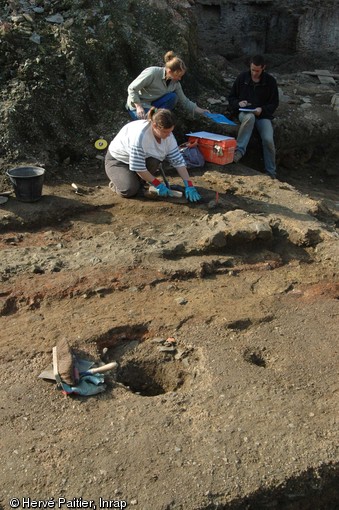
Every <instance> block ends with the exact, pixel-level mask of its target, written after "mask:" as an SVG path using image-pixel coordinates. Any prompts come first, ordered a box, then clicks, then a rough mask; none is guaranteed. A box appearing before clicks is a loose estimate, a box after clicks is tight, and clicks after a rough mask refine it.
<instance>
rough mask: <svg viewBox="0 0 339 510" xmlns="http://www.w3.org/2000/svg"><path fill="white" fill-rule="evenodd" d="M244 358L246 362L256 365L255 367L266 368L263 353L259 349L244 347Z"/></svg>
mask: <svg viewBox="0 0 339 510" xmlns="http://www.w3.org/2000/svg"><path fill="white" fill-rule="evenodd" d="M243 357H244V360H245V361H247V363H251V364H252V365H256V366H257V367H264V368H266V360H265V357H264V355H263V352H262V351H261V350H260V349H250V348H249V349H246V350H245V352H244V354H243Z"/></svg>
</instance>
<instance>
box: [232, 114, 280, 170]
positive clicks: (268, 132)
mask: <svg viewBox="0 0 339 510" xmlns="http://www.w3.org/2000/svg"><path fill="white" fill-rule="evenodd" d="M239 120H240V122H241V126H240V128H239V132H238V137H237V150H238V151H239V152H240V153H241V155H242V156H243V155H244V154H245V152H246V149H247V145H248V142H249V141H250V138H251V135H252V132H253V129H254V126H256V128H257V130H258V132H259V134H260V137H261V141H262V146H263V153H264V163H265V171H266V172H267V173H269V174H270V175H272V176H275V173H276V166H275V145H274V139H273V126H272V122H271V121H270V120H269V119H258V118H257V117H256V116H255V115H253V113H245V112H240V114H239Z"/></svg>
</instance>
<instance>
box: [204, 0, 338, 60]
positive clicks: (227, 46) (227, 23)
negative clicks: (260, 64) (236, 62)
mask: <svg viewBox="0 0 339 510" xmlns="http://www.w3.org/2000/svg"><path fill="white" fill-rule="evenodd" d="M194 9H195V12H196V16H197V23H198V45H199V48H200V49H201V50H202V51H204V52H206V53H207V54H218V55H222V56H223V57H225V58H227V59H232V58H237V57H241V56H242V55H249V54H255V53H265V54H267V53H275V54H286V55H294V54H298V53H300V54H302V53H304V52H313V51H319V52H321V51H326V52H331V51H338V47H339V30H338V26H339V10H338V9H337V7H336V4H335V1H334V0H333V1H332V2H327V3H326V2H324V3H322V4H320V3H319V4H317V2H312V3H310V2H284V3H282V2H278V1H273V0H245V1H243V2H235V1H225V0H224V1H223V0H219V1H217V0H211V1H207V0H196V2H195V7H194Z"/></svg>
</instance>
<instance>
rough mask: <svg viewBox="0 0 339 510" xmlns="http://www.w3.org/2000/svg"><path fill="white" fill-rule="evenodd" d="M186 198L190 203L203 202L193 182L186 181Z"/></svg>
mask: <svg viewBox="0 0 339 510" xmlns="http://www.w3.org/2000/svg"><path fill="white" fill-rule="evenodd" d="M184 184H185V197H186V199H187V200H189V202H199V200H201V195H199V193H198V192H197V190H196V189H195V187H194V186H193V184H192V181H185V180H184Z"/></svg>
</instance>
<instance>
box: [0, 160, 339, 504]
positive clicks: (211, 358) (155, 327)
mask: <svg viewBox="0 0 339 510" xmlns="http://www.w3.org/2000/svg"><path fill="white" fill-rule="evenodd" d="M102 165H103V162H102V160H100V159H96V160H94V161H92V162H90V163H89V162H83V163H81V164H78V165H76V166H73V167H72V168H71V167H70V168H69V169H67V168H66V169H65V168H60V171H58V172H55V173H49V174H48V175H47V176H46V179H45V183H44V187H43V195H42V198H41V199H40V200H38V201H37V202H34V203H25V202H21V201H20V200H17V199H16V198H15V196H14V195H13V193H12V194H11V195H10V197H9V199H8V201H7V202H6V203H4V204H2V205H1V208H0V215H1V242H0V245H1V258H0V266H1V274H2V277H1V279H2V283H1V295H0V299H1V304H0V312H1V313H0V326H1V345H0V347H1V372H0V381H1V390H2V391H1V395H0V405H1V418H0V419H1V458H2V463H1V468H0V470H1V480H2V482H1V485H2V490H1V504H2V508H3V509H6V510H7V509H8V508H18V507H22V508H24V507H26V508H29V507H30V508H32V507H33V506H32V505H36V506H35V508H37V507H38V505H40V507H42V506H43V505H46V504H47V503H49V504H50V507H52V508H53V507H54V508H85V507H89V505H92V506H91V507H92V508H95V507H96V508H103V507H106V508H107V507H111V508H124V507H125V504H128V507H129V508H130V507H133V508H134V507H135V508H139V509H141V510H151V509H152V510H153V509H154V510H172V509H173V510H174V509H175V510H207V509H217V508H218V509H232V510H233V509H260V510H262V509H266V508H267V509H272V508H273V509H288V510H296V509H298V510H300V509H302V510H304V509H310V510H311V509H312V510H314V509H317V510H319V509H328V510H334V509H335V508H339V506H338V505H339V496H338V459H339V455H338V444H339V441H338V389H339V388H338V343H337V340H338V330H339V307H338V298H339V281H338V261H339V250H338V215H339V193H338V187H336V186H337V184H338V178H337V177H329V176H328V175H327V176H324V175H323V174H321V175H319V174H317V173H316V172H313V173H312V171H311V169H310V168H307V167H305V168H304V169H300V172H299V173H298V175H293V174H292V173H291V172H290V173H289V174H286V175H280V180H275V181H273V180H271V179H270V178H269V177H267V176H266V175H264V174H262V173H260V172H258V171H256V170H253V169H251V168H249V167H248V166H246V165H245V164H237V165H235V164H229V165H225V166H218V165H212V164H208V163H207V164H206V165H205V167H204V168H203V169H200V170H196V171H195V172H194V173H193V179H194V182H195V184H196V186H197V188H198V190H199V191H200V192H201V194H202V196H203V199H204V200H203V202H202V203H200V204H194V205H193V204H189V203H187V202H186V201H185V200H180V199H179V200H177V201H176V200H172V201H168V200H159V199H154V200H151V199H147V198H139V199H130V200H126V199H121V198H119V197H118V196H117V195H115V194H113V193H112V191H111V190H110V189H109V188H108V186H107V179H106V176H105V173H104V170H103V166H102ZM70 176H71V177H70ZM169 178H170V180H171V182H172V183H177V184H179V180H178V177H177V176H176V174H175V172H174V173H172V172H171V171H169ZM72 182H74V183H75V184H77V186H78V193H75V188H74V187H72V186H71V184H72ZM62 338H66V339H68V341H69V342H70V344H71V345H72V346H73V348H74V349H75V350H76V351H78V352H80V353H81V354H82V355H83V356H85V357H87V358H88V359H91V360H94V361H96V362H100V361H101V360H102V361H103V362H108V361H112V360H115V361H117V362H118V369H117V370H116V371H115V372H111V373H109V374H108V375H107V376H106V389H105V391H104V392H103V393H100V394H98V395H94V396H91V397H81V396H75V395H74V396H65V395H64V394H63V393H62V392H61V391H60V389H58V388H57V386H56V384H55V383H53V382H50V381H46V380H43V379H41V378H39V377H38V376H39V374H40V373H41V372H42V371H43V370H44V369H45V368H46V367H48V366H49V365H50V364H51V361H52V348H53V346H54V345H55V344H56V343H57V342H58V341H59V340H60V339H62ZM28 498H31V499H28ZM59 498H60V499H59ZM100 498H103V499H105V500H107V501H108V502H105V501H103V499H100ZM53 505H54V506H53Z"/></svg>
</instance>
